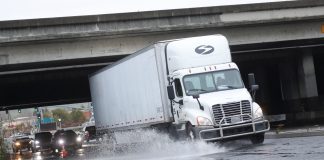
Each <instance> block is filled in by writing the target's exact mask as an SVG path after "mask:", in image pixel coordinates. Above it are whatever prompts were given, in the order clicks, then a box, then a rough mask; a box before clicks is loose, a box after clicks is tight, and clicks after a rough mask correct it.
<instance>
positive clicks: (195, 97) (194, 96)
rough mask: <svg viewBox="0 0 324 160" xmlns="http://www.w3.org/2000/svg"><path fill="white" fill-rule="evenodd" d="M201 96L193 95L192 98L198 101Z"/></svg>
mask: <svg viewBox="0 0 324 160" xmlns="http://www.w3.org/2000/svg"><path fill="white" fill-rule="evenodd" d="M199 97H200V96H199V94H194V95H192V98H194V99H197V98H199Z"/></svg>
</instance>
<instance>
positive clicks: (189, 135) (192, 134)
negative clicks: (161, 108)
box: [186, 122, 198, 141]
mask: <svg viewBox="0 0 324 160" xmlns="http://www.w3.org/2000/svg"><path fill="white" fill-rule="evenodd" d="M197 137H198V136H197V132H196V131H195V130H194V127H193V126H192V125H191V123H190V122H189V123H187V125H186V139H187V140H188V141H194V140H195V139H197Z"/></svg>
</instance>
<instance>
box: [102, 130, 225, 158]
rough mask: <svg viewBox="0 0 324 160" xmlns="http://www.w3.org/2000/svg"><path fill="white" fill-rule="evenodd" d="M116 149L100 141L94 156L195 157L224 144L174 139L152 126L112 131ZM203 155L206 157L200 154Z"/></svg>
mask: <svg viewBox="0 0 324 160" xmlns="http://www.w3.org/2000/svg"><path fill="white" fill-rule="evenodd" d="M116 140H117V145H116V146H117V147H116V150H114V151H113V150H111V149H108V148H109V146H107V144H102V145H101V146H100V147H101V148H102V149H101V151H100V152H99V155H100V157H97V159H100V160H101V159H102V160H103V159H105V160H106V159H108V160H111V159H114V160H115V159H116V160H126V159H132V160H137V159H138V160H139V159H141V160H151V159H154V160H175V159H188V160H189V159H199V157H201V156H204V155H209V154H214V153H219V152H225V148H222V147H219V146H218V145H217V144H216V143H206V142H204V141H199V140H198V141H175V140H172V139H171V138H169V136H168V135H166V134H162V133H158V132H157V131H155V130H135V131H129V132H121V133H116ZM204 159H206V158H204Z"/></svg>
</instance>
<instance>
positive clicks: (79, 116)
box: [70, 109, 86, 123]
mask: <svg viewBox="0 0 324 160" xmlns="http://www.w3.org/2000/svg"><path fill="white" fill-rule="evenodd" d="M70 117H71V120H72V121H73V122H75V123H83V122H85V121H86V117H84V115H83V112H81V111H80V110H79V109H76V110H73V111H72V112H71V113H70Z"/></svg>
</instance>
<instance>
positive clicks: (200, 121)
mask: <svg viewBox="0 0 324 160" xmlns="http://www.w3.org/2000/svg"><path fill="white" fill-rule="evenodd" d="M197 124H198V125H199V126H211V125H213V123H212V122H211V121H210V120H209V119H208V118H205V117H197Z"/></svg>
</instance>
